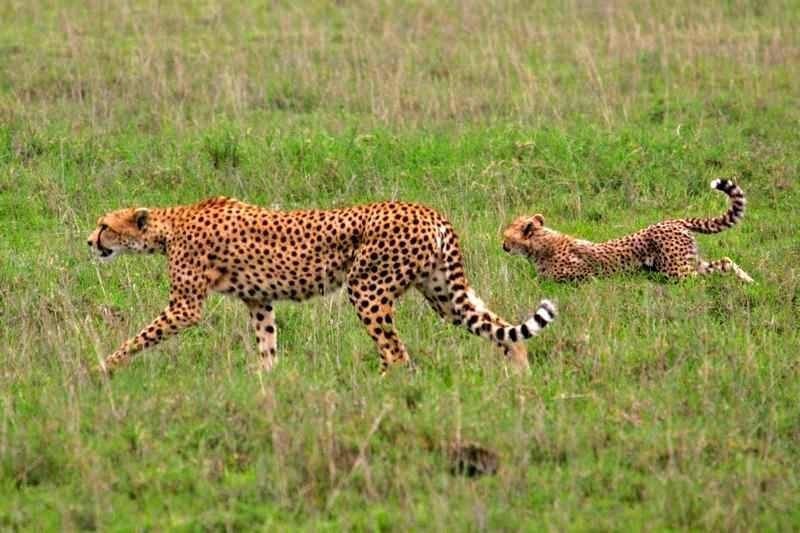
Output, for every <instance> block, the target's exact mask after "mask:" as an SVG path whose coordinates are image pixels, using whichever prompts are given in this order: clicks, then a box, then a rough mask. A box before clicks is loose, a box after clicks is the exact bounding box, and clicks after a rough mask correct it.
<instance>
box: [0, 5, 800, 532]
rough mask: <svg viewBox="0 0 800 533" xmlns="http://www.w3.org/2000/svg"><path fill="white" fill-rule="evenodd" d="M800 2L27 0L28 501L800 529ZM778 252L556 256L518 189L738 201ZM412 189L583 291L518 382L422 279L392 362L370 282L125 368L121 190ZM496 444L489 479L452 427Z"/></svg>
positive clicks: (24, 293) (24, 477)
mask: <svg viewBox="0 0 800 533" xmlns="http://www.w3.org/2000/svg"><path fill="white" fill-rule="evenodd" d="M798 28H800V4H798V3H797V2H791V1H783V2H781V1H766V2H747V1H736V0H730V1H725V2H714V3H709V2H691V1H684V0H678V1H674V2H654V1H651V2H628V1H620V2H611V1H597V2H554V1H550V2H520V1H494V0H491V1H478V0H465V1H459V2H435V1H427V0H423V1H415V2H406V3H400V2H388V1H382V0H354V1H346V2H345V1H342V2H326V1H321V0H311V1H308V2H289V1H274V2H256V1H247V2H217V1H214V0H208V1H201V2H194V1H179V2H158V1H154V0H153V1H142V2H105V1H100V0H86V1H77V0H67V1H61V2H45V1H40V0H33V1H27V2H23V1H8V2H3V3H0V225H1V226H0V227H1V229H0V529H4V530H15V529H30V530H58V529H64V530H78V529H111V530H145V529H187V530H194V529H215V530H217V529H225V530H240V529H267V530H269V529H275V530H285V529H300V528H308V529H320V530H326V529H328V530H339V529H342V528H349V529H363V530H407V529H432V530H488V529H492V530H497V529H500V530H520V529H521V530H540V529H549V530H563V529H573V530H588V529H592V530H594V529H600V530H604V529H629V528H630V529H656V530H665V529H712V530H746V529H759V530H791V529H796V528H797V527H798V525H800V471H798V468H797V466H798V464H799V463H800V402H798V398H799V397H800V379H799V378H800V365H799V364H798V351H799V350H798V348H800V333H798V320H800V270H798V263H800V239H798V232H797V228H798V223H799V222H800V208H798V206H799V205H800V186H799V185H798V179H797V176H798V157H797V154H798V153H800V135H798V126H800V124H799V123H798V120H799V119H800V107H799V106H798V102H800V32H799V31H798ZM721 177H734V178H735V179H737V180H738V182H739V183H740V184H741V186H742V187H743V188H744V190H745V192H746V193H747V195H748V201H749V204H748V212H747V214H746V216H745V219H744V221H743V222H742V224H741V225H740V226H737V227H736V228H734V229H732V230H730V231H727V232H724V233H722V234H720V235H716V236H708V237H701V238H700V246H701V249H702V251H703V252H704V254H705V256H707V257H710V258H719V257H721V256H724V255H728V256H731V257H732V258H733V259H734V260H735V261H737V263H739V264H740V265H741V266H742V267H743V268H744V269H745V270H746V271H748V272H749V273H750V274H751V275H752V276H753V277H754V278H755V279H756V283H755V284H753V285H743V284H742V283H740V282H738V281H737V280H735V279H734V278H733V277H710V278H704V279H695V280H689V281H687V282H685V283H680V284H677V283H669V282H666V281H665V280H663V279H660V278H658V277H650V276H647V275H630V276H617V277H614V278H610V279H604V280H595V281H590V282H587V283H583V284H580V285H558V284H555V283H551V282H545V281H542V280H539V279H538V278H537V277H536V275H535V271H534V269H533V268H532V267H531V266H530V265H529V264H528V263H526V262H525V261H524V260H523V259H521V258H519V257H510V256H508V255H506V254H505V253H504V252H503V251H502V249H501V247H500V230H501V229H502V228H503V226H504V225H505V224H507V223H508V222H510V221H511V220H512V219H513V218H514V216H516V215H519V214H523V213H533V212H542V213H544V214H545V215H546V216H547V220H548V224H550V225H552V226H554V227H557V228H559V229H561V230H563V231H566V232H569V233H573V234H578V235H580V236H582V237H584V238H587V239H592V240H603V239H607V238H611V237H615V236H618V235H621V234H623V233H627V232H631V231H634V230H636V229H639V228H640V227H642V226H644V225H646V224H648V223H651V222H655V221H658V220H660V219H663V218H667V217H680V216H688V215H693V216H703V215H713V214H718V213H721V212H722V211H723V210H724V209H725V208H726V206H727V201H726V199H725V197H724V196H723V195H721V194H719V193H716V192H714V191H711V190H710V189H709V188H708V182H709V181H710V180H711V179H714V178H721ZM220 194H224V195H228V196H235V197H238V198H241V199H243V200H247V201H249V202H252V203H259V204H261V205H264V206H272V207H275V208H300V207H335V206H344V205H348V204H353V203H358V202H365V201H371V200H380V199H386V198H396V199H403V200H408V201H419V202H424V203H426V204H428V205H431V206H433V207H436V208H437V209H439V210H441V211H442V212H444V213H445V214H446V215H447V216H448V218H450V220H451V221H452V222H453V224H454V226H455V227H456V229H457V231H458V232H459V234H460V236H461V240H462V244H463V247H464V249H465V253H466V261H467V272H468V275H469V276H470V278H471V281H472V284H473V285H474V287H475V288H476V291H477V293H478V294H479V295H480V296H481V297H483V298H484V299H485V300H486V301H487V302H488V303H489V304H490V305H491V306H492V308H493V309H494V310H496V311H497V312H498V313H500V314H501V315H503V316H505V317H506V318H508V319H510V320H515V321H516V320H518V319H519V318H521V317H522V316H524V315H525V314H526V313H527V312H528V311H530V310H531V309H532V308H533V307H534V306H535V305H536V303H537V302H538V301H539V300H540V299H541V298H542V297H549V298H551V299H553V300H555V301H557V302H558V304H559V309H560V316H559V318H558V321H557V322H555V323H554V324H553V326H552V327H551V328H550V329H548V330H547V331H546V332H544V333H543V334H542V335H541V336H540V337H538V338H535V339H533V340H532V341H530V342H529V352H530V361H531V366H532V369H531V372H530V374H528V375H524V376H516V375H514V374H513V373H511V372H509V371H508V369H507V368H506V365H504V363H503V361H502V358H501V357H500V355H499V354H498V352H497V351H495V349H494V348H492V346H490V345H489V343H487V342H485V341H483V340H481V339H478V338H476V337H473V336H471V335H469V334H468V333H467V332H465V331H464V330H462V329H459V328H455V327H452V326H449V325H446V324H444V323H442V322H441V321H440V320H439V318H438V317H437V316H436V315H435V314H434V313H433V312H431V311H430V310H429V308H428V306H427V305H426V304H425V302H424V301H423V300H422V298H420V297H419V296H417V295H415V294H409V295H408V296H407V297H406V298H405V299H404V300H403V303H402V304H401V305H400V308H399V311H398V314H399V316H398V328H399V330H400V332H401V334H402V336H403V338H404V340H405V341H406V343H407V345H408V347H409V351H410V352H411V355H412V358H413V359H414V360H415V362H416V363H417V366H418V370H419V371H418V372H416V373H410V372H407V371H405V370H404V369H395V370H393V371H392V372H391V373H390V374H389V375H388V376H387V377H386V378H383V379H381V378H380V377H379V376H378V358H377V354H376V352H375V350H374V347H373V344H372V341H371V340H370V339H369V337H368V336H367V335H366V333H365V332H364V330H363V328H362V326H360V324H359V323H358V320H357V319H356V317H355V314H354V313H353V311H352V309H351V307H350V305H349V303H348V302H347V298H346V297H345V296H344V295H343V294H339V295H334V296H331V297H326V298H321V299H317V300H313V301H311V302H306V303H304V304H294V303H280V304H278V306H277V317H278V328H279V341H278V342H279V351H280V355H281V357H282V359H281V362H280V364H279V365H278V367H277V369H276V370H275V371H274V372H272V373H270V374H263V373H259V372H255V371H254V370H253V368H254V367H255V366H256V363H257V360H258V354H257V351H256V345H255V342H254V339H253V334H252V332H251V331H250V329H249V324H248V319H247V312H246V309H245V308H244V306H242V305H241V304H240V303H238V302H236V301H234V300H230V299H223V298H220V297H213V298H211V299H210V301H209V303H208V304H207V306H206V312H205V316H204V319H203V322H202V324H201V325H200V326H198V327H196V328H194V329H192V330H191V331H189V332H187V333H185V334H183V335H181V336H180V337H178V338H175V339H171V340H170V341H168V342H165V343H163V344H162V345H160V346H159V347H158V348H156V349H153V350H150V351H148V352H145V353H143V354H141V355H140V356H139V357H137V358H136V359H135V361H134V362H133V363H132V364H131V365H130V366H129V367H128V368H126V369H125V370H123V371H120V372H119V373H118V374H116V375H115V376H114V378H113V380H110V381H108V380H98V379H95V378H94V377H92V374H91V372H90V370H91V369H92V368H93V367H94V366H95V365H97V363H98V362H99V360H100V359H101V358H102V357H104V356H105V355H107V354H109V353H110V352H111V351H113V350H114V349H115V348H116V347H117V345H118V344H119V343H120V342H121V341H122V340H123V339H125V338H127V337H128V336H130V335H131V334H132V333H134V332H135V331H138V328H139V327H141V326H142V325H144V324H145V323H147V322H148V321H149V320H150V319H151V318H152V317H153V316H155V314H156V313H157V312H158V311H159V310H160V309H161V308H162V307H163V305H164V304H165V302H166V299H167V287H168V280H167V272H166V269H165V261H164V259H163V257H149V256H147V257H143V256H139V257H137V256H126V257H123V258H120V259H118V260H116V261H115V262H114V263H112V264H110V265H100V264H98V263H96V262H95V261H93V260H92V259H91V257H90V254H89V253H88V250H87V249H86V244H85V240H86V236H87V235H88V233H89V232H90V231H91V229H92V227H93V225H94V222H95V220H96V219H97V217H98V216H99V215H101V214H102V213H104V212H106V211H109V210H112V209H116V208H119V207H124V206H134V205H135V206H142V205H144V206H164V205H170V204H177V203H190V202H195V201H198V200H200V199H202V198H205V197H207V196H211V195H220ZM467 443H470V444H474V445H476V446H480V447H481V449H484V450H487V451H488V452H491V454H493V457H494V458H495V460H496V465H497V471H496V472H495V473H494V474H493V475H484V476H475V477H469V476H465V475H459V472H458V471H457V470H458V469H457V468H456V469H455V470H456V471H454V465H453V450H454V449H455V448H457V447H458V446H461V445H464V444H467Z"/></svg>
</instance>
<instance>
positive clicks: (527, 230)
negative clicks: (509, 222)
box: [522, 220, 534, 239]
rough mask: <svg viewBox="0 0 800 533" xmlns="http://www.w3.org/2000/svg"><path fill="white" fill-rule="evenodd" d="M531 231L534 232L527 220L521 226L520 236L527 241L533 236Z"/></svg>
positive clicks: (531, 224)
mask: <svg viewBox="0 0 800 533" xmlns="http://www.w3.org/2000/svg"><path fill="white" fill-rule="evenodd" d="M533 230H534V227H533V222H531V221H530V220H529V221H528V222H526V223H525V225H524V226H522V236H523V237H525V238H526V239H527V238H528V237H530V236H531V235H532V234H533Z"/></svg>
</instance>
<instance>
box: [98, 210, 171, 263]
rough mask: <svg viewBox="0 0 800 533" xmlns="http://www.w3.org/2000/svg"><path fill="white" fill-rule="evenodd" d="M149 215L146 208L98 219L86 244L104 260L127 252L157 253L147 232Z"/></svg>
mask: <svg viewBox="0 0 800 533" xmlns="http://www.w3.org/2000/svg"><path fill="white" fill-rule="evenodd" d="M149 214H150V213H149V211H148V210H147V209H145V208H138V209H134V208H127V209H120V210H119V211H112V212H111V213H107V214H105V215H103V216H102V217H100V219H99V220H98V221H97V227H96V228H95V230H94V231H93V232H92V233H91V235H89V238H88V240H87V244H88V245H89V247H90V248H91V249H92V251H94V253H95V254H96V255H97V256H98V257H99V258H100V259H101V260H103V261H111V260H112V259H113V258H114V257H116V256H117V255H119V254H121V253H125V252H154V251H155V250H156V248H157V246H156V245H155V243H153V242H152V239H150V238H148V235H147V227H148V219H149Z"/></svg>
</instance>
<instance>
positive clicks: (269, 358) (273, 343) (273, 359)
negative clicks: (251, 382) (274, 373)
mask: <svg viewBox="0 0 800 533" xmlns="http://www.w3.org/2000/svg"><path fill="white" fill-rule="evenodd" d="M247 307H248V309H250V324H252V326H253V330H254V331H255V333H256V340H257V341H258V351H259V353H260V354H261V369H262V370H265V371H267V372H269V371H270V370H272V369H273V368H274V367H275V365H276V364H277V362H278V354H277V348H278V332H277V330H276V328H275V311H274V310H273V308H272V304H271V303H264V302H248V303H247Z"/></svg>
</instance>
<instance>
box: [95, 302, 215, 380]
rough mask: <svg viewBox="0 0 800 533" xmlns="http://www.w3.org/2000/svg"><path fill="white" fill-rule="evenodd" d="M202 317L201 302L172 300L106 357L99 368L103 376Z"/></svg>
mask: <svg viewBox="0 0 800 533" xmlns="http://www.w3.org/2000/svg"><path fill="white" fill-rule="evenodd" d="M201 316H202V301H201V300H197V299H195V300H191V299H187V300H177V301H176V300H172V301H171V302H170V304H169V305H168V306H167V307H166V309H164V310H163V311H162V312H161V314H159V315H158V316H157V317H156V318H155V320H153V321H152V322H151V323H150V324H148V325H147V326H145V327H144V328H143V329H142V330H141V331H140V332H139V334H138V335H136V336H135V337H133V338H131V339H128V340H127V341H125V342H124V343H123V344H122V346H120V347H119V348H118V349H117V351H115V352H114V353H112V354H111V355H109V356H108V357H106V359H105V361H103V363H102V364H101V366H100V370H101V371H102V372H103V373H105V374H111V373H113V372H114V370H116V369H117V368H119V367H121V366H123V365H126V364H127V363H128V362H130V360H131V358H132V357H133V355H134V354H135V353H137V352H140V351H142V350H144V349H145V348H149V347H151V346H154V345H156V344H158V343H159V342H161V341H162V340H164V338H166V337H167V336H169V335H174V334H175V333H178V332H179V331H181V330H184V329H186V328H188V327H189V326H192V325H194V324H196V323H198V322H199V321H200V318H201Z"/></svg>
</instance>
